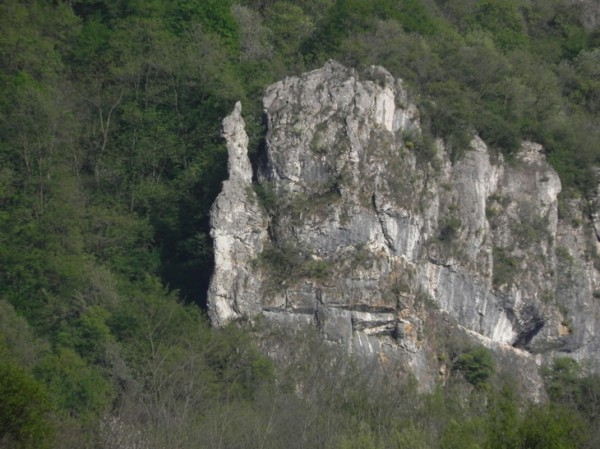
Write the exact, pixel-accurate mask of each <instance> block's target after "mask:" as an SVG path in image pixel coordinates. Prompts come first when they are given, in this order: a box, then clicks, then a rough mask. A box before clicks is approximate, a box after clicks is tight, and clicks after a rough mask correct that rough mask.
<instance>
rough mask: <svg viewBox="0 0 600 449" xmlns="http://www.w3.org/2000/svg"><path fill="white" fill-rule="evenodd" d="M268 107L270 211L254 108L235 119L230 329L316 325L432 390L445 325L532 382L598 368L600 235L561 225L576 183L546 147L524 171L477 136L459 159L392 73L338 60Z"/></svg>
mask: <svg viewBox="0 0 600 449" xmlns="http://www.w3.org/2000/svg"><path fill="white" fill-rule="evenodd" d="M264 108H265V113H266V117H267V121H268V131H267V135H266V154H265V155H264V161H263V163H262V165H261V166H260V167H259V169H258V173H257V174H256V175H257V178H258V180H259V184H260V189H261V190H262V191H263V192H267V193H268V195H265V197H268V198H269V201H268V202H265V201H263V203H264V204H262V207H261V205H259V201H258V198H257V196H256V194H255V193H254V190H253V189H252V178H253V174H252V170H251V167H250V163H249V161H248V158H247V153H246V152H247V136H246V134H245V132H244V125H243V120H242V119H241V116H240V107H239V105H236V108H235V110H234V112H233V113H232V114H231V115H230V116H229V117H227V118H226V119H225V121H224V123H223V129H224V136H225V137H226V139H227V147H228V150H229V158H230V159H229V175H230V178H229V180H228V181H226V182H225V183H224V185H223V191H222V193H221V194H220V195H219V197H218V198H217V201H216V202H215V205H214V207H213V210H212V234H211V235H212V236H213V238H214V241H215V258H216V260H215V261H216V268H215V274H214V277H213V280H212V283H211V287H210V291H209V311H210V316H211V319H212V320H213V322H214V323H215V324H216V325H223V324H225V323H226V322H228V321H229V320H231V319H234V318H238V317H248V318H252V317H255V316H257V315H262V316H264V317H266V319H267V320H269V321H270V322H274V323H280V324H281V325H282V326H287V327H289V326H303V325H307V324H309V325H314V326H317V327H318V328H319V329H320V331H321V332H322V334H323V337H324V338H326V339H328V340H330V341H332V342H337V343H340V344H342V345H344V346H345V347H346V348H347V349H348V351H350V352H352V353H356V354H359V355H365V356H368V355H369V354H372V355H379V356H381V354H384V355H385V356H386V357H395V358H397V359H401V360H404V361H405V362H406V364H407V365H409V366H410V367H411V368H412V369H413V370H414V371H415V372H416V373H417V374H418V375H419V376H421V377H422V378H423V379H424V380H425V382H427V381H428V380H433V379H434V378H435V376H437V375H438V374H437V373H438V371H439V366H437V362H436V361H435V358H434V357H431V352H432V351H435V344H436V343H435V342H434V340H435V339H434V337H433V334H434V333H435V332H434V330H435V329H434V328H435V326H437V325H438V324H436V322H435V319H433V318H432V317H433V316H435V317H438V319H441V320H442V321H443V322H445V323H446V324H445V325H447V326H454V327H459V328H461V329H463V330H464V332H465V333H466V334H468V335H470V336H471V338H473V339H476V340H478V341H480V342H482V343H484V344H486V345H487V346H489V347H491V348H493V349H494V350H495V351H496V352H497V353H498V354H503V355H502V357H503V359H506V360H508V359H511V357H512V359H511V360H521V362H519V363H521V366H522V367H524V369H526V367H531V366H535V364H536V363H539V362H540V361H541V360H543V359H544V357H551V356H553V355H555V354H557V353H561V351H563V352H565V353H566V352H568V353H571V354H572V355H573V356H575V357H577V358H580V359H584V358H594V357H596V358H597V357H598V354H600V352H599V351H600V342H599V341H597V340H595V335H596V334H597V332H596V330H597V329H598V326H600V313H599V312H600V310H599V307H600V306H599V305H600V300H598V299H596V298H594V292H595V291H598V290H597V288H598V282H599V279H598V273H597V271H596V270H595V268H594V267H593V263H592V261H591V256H590V250H589V241H590V239H591V238H595V235H594V232H593V228H592V227H591V226H588V225H587V224H586V223H585V219H584V217H582V218H581V220H580V221H581V223H580V224H579V226H578V227H573V222H574V221H573V220H568V221H565V220H559V218H558V212H557V211H558V200H557V198H558V194H559V193H560V190H561V185H560V180H559V178H558V176H557V174H556V173H555V172H554V170H553V169H552V168H551V167H550V165H549V164H548V163H547V162H546V161H545V159H544V156H543V151H542V148H541V147H540V146H539V145H537V144H534V143H529V142H525V143H523V145H522V148H521V151H520V153H519V154H518V156H517V157H516V160H515V161H512V162H511V163H510V164H509V163H505V162H504V161H503V160H502V157H501V156H494V157H492V152H491V151H490V150H489V149H488V148H487V146H486V144H485V143H484V142H483V141H482V140H481V139H479V138H478V137H474V139H473V141H472V143H471V148H470V149H469V150H468V151H466V152H465V155H464V157H462V158H461V159H460V160H459V161H456V162H454V163H452V162H451V161H450V157H449V155H448V154H447V152H446V150H445V148H444V144H443V142H442V141H438V142H434V143H433V144H427V142H426V141H425V140H424V139H423V138H422V136H421V130H420V123H419V113H418V110H417V108H416V107H415V106H414V105H413V104H411V103H410V99H409V95H408V93H407V92H406V90H405V89H404V87H403V84H402V82H401V81H400V80H396V79H394V78H393V77H392V76H391V75H390V74H389V73H388V72H387V71H385V70H384V69H382V68H380V67H371V68H370V69H369V70H367V71H366V72H365V73H362V74H358V73H357V72H356V71H354V70H351V69H347V68H345V67H343V66H341V65H340V64H337V63H335V62H329V63H327V64H326V65H325V67H323V68H322V69H319V70H315V71H313V72H310V73H307V74H304V75H302V76H301V77H290V78H286V79H285V80H283V81H281V82H278V83H276V84H274V85H272V86H271V87H270V88H268V89H267V92H266V95H265V98H264ZM573 210H577V208H573ZM593 251H596V249H595V248H593ZM440 317H442V318H440ZM507 354H508V355H507ZM510 354H512V355H510ZM532 376H533V377H532V379H533V378H535V374H534V373H532ZM534 380H535V379H534ZM534 380H532V382H533V383H534V384H535V381H534ZM535 385H537V386H538V387H539V383H538V384H535Z"/></svg>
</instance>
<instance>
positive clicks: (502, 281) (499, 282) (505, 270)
mask: <svg viewBox="0 0 600 449" xmlns="http://www.w3.org/2000/svg"><path fill="white" fill-rule="evenodd" d="M519 263H520V260H519V259H518V258H517V257H516V256H512V255H511V254H510V253H509V252H508V250H506V249H504V248H499V247H495V248H494V275H493V278H492V281H493V284H494V287H496V288H499V287H502V286H503V285H509V284H511V283H512V282H513V279H514V276H515V275H516V273H517V270H518V268H519Z"/></svg>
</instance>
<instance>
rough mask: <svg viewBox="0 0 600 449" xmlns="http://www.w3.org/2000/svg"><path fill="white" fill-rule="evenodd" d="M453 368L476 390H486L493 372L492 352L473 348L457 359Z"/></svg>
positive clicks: (481, 348)
mask: <svg viewBox="0 0 600 449" xmlns="http://www.w3.org/2000/svg"><path fill="white" fill-rule="evenodd" d="M453 368H454V369H455V370H457V371H460V372H462V373H463V375H464V376H465V380H466V381H467V382H469V383H470V384H472V385H473V386H474V387H476V388H486V387H487V386H488V381H489V380H490V378H491V377H492V376H493V374H494V371H495V364H494V358H493V356H492V352H491V351H490V350H489V349H487V348H484V347H479V348H474V349H471V350H470V351H467V352H465V353H464V354H461V355H459V356H458V357H457V359H456V361H455V362H454V366H453Z"/></svg>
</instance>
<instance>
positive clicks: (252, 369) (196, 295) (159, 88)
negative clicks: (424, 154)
mask: <svg viewBox="0 0 600 449" xmlns="http://www.w3.org/2000/svg"><path fill="white" fill-rule="evenodd" d="M585 19H586V18H585V17H584V16H583V12H582V5H581V3H574V2H569V1H566V0H552V1H548V0H544V1H542V0H470V1H453V0H403V1H392V0H383V1H382V0H337V1H334V0H301V1H295V2H291V1H290V2H288V1H276V0H239V1H232V0H177V1H171V2H167V1H161V0H151V1H145V2H141V1H124V0H71V1H68V2H67V1H60V0H59V1H50V0H5V1H3V2H2V3H1V4H0V136H1V138H0V268H1V269H0V311H1V313H0V372H1V375H0V413H1V414H2V415H1V416H0V442H1V444H2V446H3V447H45V446H47V447H61V448H67V447H83V446H94V445H99V446H101V445H104V446H103V447H125V446H127V445H129V446H130V447H134V446H133V444H134V443H132V442H131V441H130V440H126V438H128V437H130V438H133V437H134V436H136V435H142V436H143V438H142V436H140V438H142V440H143V441H146V443H144V444H146V445H147V446H149V447H159V446H160V447H175V446H176V445H177V444H180V445H181V446H182V447H188V446H193V441H200V440H198V435H196V434H194V433H193V432H191V431H190V429H191V428H192V427H193V426H191V423H196V424H197V423H202V425H201V426H196V428H197V429H204V431H205V434H206V435H210V436H211V438H212V437H214V438H215V439H214V440H210V441H209V440H206V445H207V446H210V447H219V444H220V445H221V446H228V447H229V446H231V445H232V444H233V443H231V444H230V443H228V442H227V441H229V440H227V438H230V437H231V438H233V437H234V436H235V438H236V440H235V441H236V444H237V445H238V446H239V447H241V446H243V444H244V442H246V443H247V445H248V447H250V446H252V447H257V446H261V445H262V447H268V446H269V445H271V446H272V447H280V446H285V445H286V444H287V442H289V441H292V437H290V438H289V439H288V440H285V441H284V440H282V439H277V438H279V437H280V436H281V435H282V434H278V433H277V432H272V433H271V434H269V433H268V432H267V430H268V429H270V428H271V427H269V426H270V424H271V423H272V422H273V421H272V419H274V418H273V417H275V416H278V417H281V418H282V419H283V418H284V417H286V416H287V417H288V418H289V421H286V423H285V425H284V423H282V424H281V425H282V426H283V427H281V429H284V428H286V429H287V427H286V426H288V425H289V426H290V427H289V429H291V428H292V427H293V425H294V423H296V424H295V425H297V423H303V424H305V425H307V426H308V428H309V429H310V430H311V431H312V432H313V433H312V434H311V438H314V445H315V446H319V447H326V446H328V445H329V446H328V447H331V445H334V444H335V445H338V446H339V447H347V448H349V447H389V446H390V444H392V443H390V442H392V441H395V443H394V444H396V447H408V446H410V447H438V446H440V445H441V447H458V446H457V445H458V444H459V443H460V444H461V446H460V447H464V446H465V445H467V444H466V443H465V441H464V438H474V440H469V441H470V442H469V443H468V444H471V445H480V446H481V445H484V446H485V447H509V446H500V445H497V443H493V442H491V441H492V440H490V439H489V438H491V437H490V436H491V435H496V433H494V432H504V431H505V430H506V432H509V430H510V432H512V433H510V432H509V433H510V435H512V436H511V437H510V438H513V437H514V438H516V440H514V441H527V443H526V444H528V445H529V446H527V447H550V446H547V445H545V444H544V443H542V442H538V443H535V444H537V446H536V445H535V444H534V443H533V442H532V441H534V440H531V438H534V439H535V438H542V435H541V434H540V435H537V436H536V435H533V434H531V435H530V434H529V433H527V432H529V430H528V429H533V430H531V432H533V431H534V429H536V428H539V429H541V428H542V427H541V426H542V424H543V425H547V424H548V425H549V424H552V425H556V429H557V430H556V432H558V433H557V434H556V438H555V440H553V441H563V440H562V439H561V438H563V437H564V438H565V439H570V440H569V441H570V442H569V443H565V445H562V446H560V445H556V446H555V447H576V446H572V445H571V446H569V445H568V444H573V442H575V441H583V440H581V439H578V438H584V439H585V438H588V440H586V441H591V440H589V438H591V436H590V434H585V432H584V433H580V432H583V430H582V429H587V427H586V422H587V421H586V419H588V418H590V417H593V416H596V417H597V415H594V413H597V410H596V409H594V410H591V411H590V410H587V409H585V407H584V406H583V405H582V404H581V400H580V399H578V398H577V397H576V395H575V393H573V394H571V393H569V395H567V396H568V400H566V401H565V400H563V399H564V397H563V396H561V395H558V396H557V397H559V398H563V399H560V401H559V402H560V404H559V405H553V406H552V407H556V408H552V407H550V406H548V407H545V406H540V407H539V408H537V409H534V410H533V411H532V412H531V413H529V414H527V415H523V414H521V413H520V412H517V411H515V410H514V409H511V408H510V407H515V405H514V404H513V403H512V402H510V401H509V403H508V404H504V405H502V404H500V405H498V407H499V408H500V409H501V410H504V409H502V407H508V409H507V410H508V411H506V412H505V411H502V413H509V415H507V416H504V415H502V416H500V415H498V416H497V415H495V414H494V413H500V411H493V410H492V409H489V413H488V412H487V411H486V412H485V413H488V414H484V416H483V417H481V416H477V414H474V413H472V410H474V409H471V408H469V407H470V406H468V407H467V406H464V407H466V408H464V407H463V406H462V405H460V407H463V408H461V410H463V411H464V412H465V413H467V414H468V419H466V420H465V421H464V423H465V424H457V423H454V424H453V421H452V419H451V418H450V417H451V416H452V415H453V413H454V411H452V412H450V411H449V409H448V408H447V406H444V407H446V408H443V407H442V408H441V409H440V408H437V407H436V406H435V405H433V403H434V402H435V401H437V400H439V398H438V397H436V396H435V395H434V396H432V397H427V398H422V397H418V399H415V398H417V396H414V395H413V396H410V395H409V396H406V397H403V399H402V400H406V401H410V400H414V401H417V402H416V404H417V406H416V408H415V410H417V411H419V412H418V413H422V415H416V416H415V417H414V419H408V418H407V417H406V416H400V415H397V414H394V413H395V412H394V413H392V412H391V411H389V410H384V409H383V408H381V407H383V405H381V404H380V405H377V404H376V403H373V402H369V401H366V402H365V401H362V399H361V398H360V397H359V396H357V397H356V398H355V400H353V399H352V398H346V399H344V400H343V401H341V402H339V403H337V402H336V401H337V398H336V401H334V399H333V398H330V402H317V403H315V404H312V403H310V402H309V401H304V400H301V399H300V398H298V397H297V396H296V395H295V394H293V392H291V391H287V392H285V394H284V393H282V392H277V393H275V390H273V389H275V388H276V386H277V385H278V384H277V383H275V382H274V380H273V376H274V374H273V367H272V366H271V364H270V362H269V361H268V360H266V359H265V358H264V357H263V356H261V355H260V353H259V352H258V351H257V350H256V349H255V348H253V347H252V346H251V345H250V344H249V343H248V342H247V338H246V337H245V336H244V335H243V334H240V333H239V331H237V330H236V329H233V328H232V329H226V330H224V331H219V332H215V331H211V330H210V329H209V328H208V326H207V325H206V323H205V322H204V319H203V318H202V312H200V311H199V308H201V307H202V306H203V305H204V297H205V292H206V288H207V284H208V280H209V278H210V275H211V270H212V263H213V262H212V244H211V241H210V238H209V236H208V230H209V229H208V212H209V208H210V205H211V204H212V202H213V200H214V198H215V196H216V195H217V193H218V191H219V189H220V184H221V181H222V180H223V178H224V177H225V175H226V152H225V150H224V147H223V144H222V142H221V140H220V137H219V129H220V122H221V119H222V118H223V117H224V116H225V115H226V114H227V113H228V112H229V110H230V109H231V107H232V106H233V104H234V102H235V101H237V100H241V101H242V102H243V104H244V111H245V115H246V119H247V120H246V121H247V123H248V131H249V133H250V135H251V139H252V141H253V142H254V144H258V141H259V140H260V137H261V133H262V131H263V128H262V122H261V119H260V111H261V104H260V98H261V96H262V92H263V89H264V87H265V86H266V85H268V84H269V83H272V82H274V81H275V80H277V79H279V78H281V77H283V76H285V75H288V74H295V73H299V72H301V71H304V70H308V69H312V68H316V67H318V66H320V65H321V64H322V63H323V62H324V61H325V60H326V59H328V58H335V59H338V60H340V61H341V62H343V63H345V64H347V65H352V66H357V67H363V66H367V65H369V64H380V65H383V66H385V67H386V68H387V69H389V70H390V71H391V72H392V73H393V75H394V76H398V77H402V78H403V79H404V80H405V81H406V82H407V83H408V84H409V86H410V87H411V91H412V92H413V94H414V101H415V102H416V103H417V104H418V105H419V107H420V108H421V111H422V113H423V114H422V115H423V117H424V127H425V131H426V132H427V133H429V135H437V136H443V137H444V138H445V139H446V140H447V143H448V145H449V146H450V147H451V148H452V151H453V154H454V155H455V157H460V155H461V153H462V152H464V151H465V148H466V145H467V143H468V141H469V136H470V135H471V133H472V132H473V131H476V132H478V133H479V134H480V135H481V136H482V137H483V138H484V139H485V140H486V141H487V142H488V143H490V144H491V145H492V146H493V147H495V148H497V149H498V151H502V152H504V153H505V154H506V155H508V156H510V154H512V153H514V152H515V151H516V150H517V147H518V142H519V140H520V139H523V138H527V139H533V140H536V141H539V142H540V143H542V144H543V145H544V146H545V148H546V151H547V153H548V157H549V160H550V161H551V162H552V164H553V165H554V166H555V168H556V169H557V170H558V171H559V173H560V175H561V178H562V180H563V183H564V184H565V186H567V191H568V193H569V194H581V195H586V194H588V193H589V192H590V190H591V189H592V188H594V187H595V186H596V182H597V179H596V172H595V171H594V166H595V164H596V163H597V162H598V159H599V158H600V148H599V147H598V142H599V141H600V131H599V127H598V123H600V120H599V114H600V103H599V100H600V81H599V80H600V72H599V70H600V48H599V45H600V32H599V31H598V27H597V24H596V25H595V26H594V24H591V25H590V24H587V22H585ZM185 304H187V305H185ZM304 363H305V364H306V363H307V362H306V360H305V361H304ZM465 363H466V362H465ZM465 366H466V365H465ZM559 372H560V373H564V370H563V371H560V370H559ZM307 375H308V374H307ZM552 379H554V380H556V378H554V377H553V378H552ZM569 379H570V380H569ZM574 379H575V380H574ZM577 379H579V378H578V377H576V376H575V377H574V378H572V379H571V378H568V379H566V381H568V382H571V383H573V382H574V383H575V384H576V388H575V387H573V388H575V391H585V392H588V391H593V392H597V380H596V381H591V380H590V381H589V385H588V384H586V383H585V382H583V381H582V382H583V383H582V384H579V383H578V382H579V380H577ZM467 380H468V379H467ZM563 380H564V379H563ZM348 381H349V380H348ZM586 382H587V381H586ZM594 382H596V383H594ZM324 385H328V384H327V383H326V382H325V383H324ZM552 385H554V384H552ZM551 388H552V389H551V390H550V391H551V392H552V397H553V398H554V397H555V393H556V388H555V386H552V387H551ZM569 388H571V387H569ZM590 388H591V390H589V389H590ZM577 389H579V390H577ZM324 391H325V390H324ZM569 391H571V390H569ZM361 392H362V393H361ZM370 393H373V392H372V391H371V392H370ZM359 394H366V393H365V391H364V390H360V389H358V390H357V392H356V395H359ZM411 394H413V393H411ZM440 394H442V393H440ZM484 394H491V393H489V392H485V391H483V392H478V393H476V395H484ZM577 394H582V395H583V394H588V393H581V392H580V393H577ZM574 395H575V396H574ZM25 397H27V400H25ZM399 397H400V396H399ZM411 398H412V399H411ZM382 401H383V399H382ZM383 402H385V401H383ZM475 402H477V401H475ZM484 402H485V401H484ZM484 402H481V403H477V404H479V405H477V407H481V406H483V405H482V404H484ZM492 402H493V401H492ZM288 404H296V405H297V411H298V412H297V413H303V415H302V416H300V417H299V416H295V415H293V414H292V413H291V412H289V413H290V414H288V415H286V414H280V413H279V411H280V410H283V409H286V410H287V409H288V408H289V405H288ZM511 404H512V405H511ZM265 405H266V408H265ZM456 406H457V407H458V406H459V405H456ZM565 407H567V408H566V409H565ZM269 410H270V412H267V411H269ZM434 410H440V413H442V411H443V410H445V411H444V412H443V413H447V414H446V415H444V417H442V418H439V419H438V418H436V416H437V415H435V414H433V415H429V413H430V412H433V411H434ZM485 410H488V409H487V408H486V409H485ZM511 410H512V411H511ZM519 410H520V409H519ZM564 410H569V413H570V411H571V410H576V411H577V412H576V413H575V414H574V415H573V414H567V413H566V412H565V411H564ZM384 412H385V413H388V415H386V416H388V418H389V419H390V420H391V419H394V420H397V421H394V423H395V424H394V425H387V424H386V426H385V427H386V428H387V429H388V430H389V431H390V432H392V431H393V432H396V433H395V434H394V435H393V436H391V434H390V435H388V434H384V433H382V432H383V431H382V428H383V427H384V426H383V425H382V424H381V423H382V421H377V420H376V419H375V418H374V417H375V416H383V415H381V414H382V413H384ZM378 413H379V414H380V415H377V414H378ZM323 416H332V417H334V418H335V419H334V418H332V419H333V421H327V425H328V426H330V427H328V428H325V427H319V426H325V422H323V421H321V420H320V417H323ZM418 416H421V418H418ZM425 416H427V417H425ZM465 416H466V415H465ZM495 416H497V420H496V421H492V418H493V417H495ZM524 416H527V418H524ZM573 416H575V417H577V418H576V419H575V418H573ZM117 418H118V419H117ZM571 418H573V419H575V421H573V420H571ZM580 418H581V420H580V421H577V420H579V419H580ZM418 419H421V421H418ZM428 419H429V420H432V421H431V422H432V423H433V424H432V425H434V428H436V429H438V430H437V431H436V432H437V433H436V432H433V433H430V431H429V427H428V425H425V423H426V422H428V421H427V420H428ZM436 419H437V421H436ZM494 419H496V418H494ZM523 419H528V420H530V421H527V422H525V421H522V420H523ZM253 420H254V421H253ZM478 420H483V421H485V423H487V424H485V426H484V427H483V429H488V427H486V426H492V427H489V429H488V430H485V431H484V430H479V431H478V432H471V431H470V430H469V429H471V430H472V429H474V428H477V429H482V427H481V426H480V425H479V424H481V422H483V421H478ZM486 420H488V421H486ZM511 420H513V421H514V422H516V423H517V424H515V426H516V427H514V426H512V425H511V426H512V427H511V428H510V429H504V430H503V429H501V428H497V427H494V426H500V425H504V424H503V423H511V422H513V421H511ZM515 420H516V421H515ZM253 422H256V423H257V427H255V430H252V429H251V428H250V427H251V426H250V424H249V423H253ZM390 422H391V421H390ZM567 422H568V423H567ZM239 423H245V425H246V426H247V427H237V428H238V429H240V431H239V433H235V432H233V433H231V429H232V428H234V427H236V426H237V425H238V424H239ZM261 423H262V424H261ZM342 423H344V424H342ZM386 423H388V422H387V421H386ZM565 423H567V424H565ZM259 424H260V425H263V426H264V427H260V425H259ZM317 424H318V425H317ZM506 425H508V424H506ZM311 426H312V427H311ZM336 426H339V427H336ZM436 426H437V427H436ZM468 426H472V427H468ZM536 426H537V427H536ZM261 428H262V429H264V430H265V432H264V434H262V435H258V434H256V429H261ZM552 428H553V429H554V427H552ZM148 429H153V430H151V431H150V430H148ZM494 429H495V430H494ZM514 429H517V430H514ZM519 429H521V430H519ZM565 429H566V430H565ZM334 430H335V431H334ZM588 430H589V429H588ZM246 431H247V432H246ZM281 431H282V432H283V430H281ZM286 431H288V430H286ZM140 432H141V433H140ZM190 432H191V433H190ZM253 432H254V433H253ZM289 432H291V430H289ZM326 432H331V435H334V434H335V435H336V438H337V439H335V443H334V439H326V438H324V437H323V435H324V434H326ZM515 432H516V433H515ZM519 432H521V433H519ZM523 432H525V433H527V435H525V434H523ZM560 432H563V433H560ZM565 432H566V433H565ZM265 435H267V436H265ZM290 435H297V434H294V433H293V432H292V433H290ZM327 435H329V434H327ZM581 435H583V436H581ZM567 437H568V438H567ZM110 438H112V440H111V439H110ZM118 438H122V439H121V440H118ZM219 438H221V439H220V440H219ZM253 438H254V439H253ZM261 438H263V439H262V440H261ZM281 438H283V436H281ZM294 438H295V437H294ZM431 438H437V439H435V441H434V440H432V439H431ZM461 438H462V439H461ZM519 438H520V439H519ZM523 438H530V439H527V440H523ZM595 438H597V435H596V437H595ZM140 441H141V440H140ZM202 441H204V440H202ZM261 441H262V443H261ZM286 441H287V442H286ZM298 441H300V440H298ZM507 441H508V440H507ZM511 441H512V440H511ZM535 441H538V440H535ZM101 442H102V443H101ZM484 442H485V443H484ZM463 443H464V444H463ZM290 444H291V443H290ZM298 444H299V443H298ZM417 444H420V446H418V445H417ZM494 444H496V445H494ZM498 444H499V443H498ZM523 444H525V443H523ZM557 444H558V443H557ZM560 444H562V443H560ZM415 445H417V446H415ZM286 447H293V446H289V445H288V446H286ZM474 447H475V446H474ZM510 447H518V446H510Z"/></svg>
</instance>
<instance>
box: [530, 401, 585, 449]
mask: <svg viewBox="0 0 600 449" xmlns="http://www.w3.org/2000/svg"><path fill="white" fill-rule="evenodd" d="M584 427H585V425H584V423H583V422H582V421H581V420H580V418H579V416H576V415H573V414H572V412H571V411H570V410H568V409H567V408H565V407H561V406H558V405H549V406H538V407H535V406H534V407H531V408H530V409H529V410H528V412H527V414H526V416H525V418H524V421H523V425H522V426H521V427H520V429H519V430H520V431H519V438H520V440H521V444H522V447H527V448H531V449H571V448H572V449H575V448H580V447H582V444H583V442H584V435H583V429H584Z"/></svg>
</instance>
